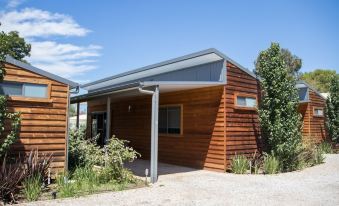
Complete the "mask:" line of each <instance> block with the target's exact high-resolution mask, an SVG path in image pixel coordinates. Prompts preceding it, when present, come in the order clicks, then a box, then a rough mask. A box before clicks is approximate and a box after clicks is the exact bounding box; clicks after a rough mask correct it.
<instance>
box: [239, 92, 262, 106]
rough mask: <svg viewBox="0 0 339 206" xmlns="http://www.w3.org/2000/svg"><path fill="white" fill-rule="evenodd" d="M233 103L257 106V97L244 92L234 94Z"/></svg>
mask: <svg viewBox="0 0 339 206" xmlns="http://www.w3.org/2000/svg"><path fill="white" fill-rule="evenodd" d="M235 98H236V99H235V100H236V102H235V105H236V106H237V107H247V108H255V107H256V106H257V98H256V97H255V96H249V95H246V94H243V95H242V94H235Z"/></svg>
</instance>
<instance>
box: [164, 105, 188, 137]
mask: <svg viewBox="0 0 339 206" xmlns="http://www.w3.org/2000/svg"><path fill="white" fill-rule="evenodd" d="M159 133H162V134H181V133H182V128H181V106H161V107H160V109H159Z"/></svg>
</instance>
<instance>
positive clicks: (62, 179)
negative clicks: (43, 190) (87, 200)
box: [56, 174, 76, 197]
mask: <svg viewBox="0 0 339 206" xmlns="http://www.w3.org/2000/svg"><path fill="white" fill-rule="evenodd" d="M56 182H57V185H58V196H60V197H73V196H75V195H76V187H75V185H74V183H73V182H71V181H69V176H68V175H65V174H59V175H58V176H57V179H56Z"/></svg>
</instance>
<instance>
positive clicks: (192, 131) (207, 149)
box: [88, 86, 225, 171]
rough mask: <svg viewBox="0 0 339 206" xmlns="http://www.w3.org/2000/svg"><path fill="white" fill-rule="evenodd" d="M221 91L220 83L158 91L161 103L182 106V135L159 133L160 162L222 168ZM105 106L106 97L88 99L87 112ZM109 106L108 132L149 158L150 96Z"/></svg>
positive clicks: (222, 123)
mask: <svg viewBox="0 0 339 206" xmlns="http://www.w3.org/2000/svg"><path fill="white" fill-rule="evenodd" d="M223 92H224V87H223V86H219V87H210V88H204V89H194V90H186V91H180V92H171V93H164V94H160V98H159V101H160V106H161V105H182V108H183V109H182V129H183V132H182V135H163V134H159V161H161V162H166V163H172V164H177V165H184V166H189V167H194V168H205V169H210V170H219V171H224V169H225V168H224V161H225V151H224V149H225V147H224V145H225V134H224V125H225V122H224V120H225V119H224V105H223ZM129 106H130V110H129V109H128V108H129ZM105 109H106V101H105V100H99V101H90V102H88V111H89V113H91V112H94V111H104V110H105ZM111 109H112V114H111V115H112V118H111V128H112V131H111V134H113V135H116V137H118V138H121V139H126V140H129V141H130V146H132V147H133V148H134V149H135V150H136V151H138V152H139V153H141V155H142V158H144V159H149V158H150V145H151V142H150V140H151V134H150V131H151V96H141V97H134V98H129V99H124V100H121V101H118V102H112V103H111ZM88 117H89V118H88V119H90V116H88ZM89 123H90V120H89ZM89 125H90V124H89ZM88 132H89V131H88Z"/></svg>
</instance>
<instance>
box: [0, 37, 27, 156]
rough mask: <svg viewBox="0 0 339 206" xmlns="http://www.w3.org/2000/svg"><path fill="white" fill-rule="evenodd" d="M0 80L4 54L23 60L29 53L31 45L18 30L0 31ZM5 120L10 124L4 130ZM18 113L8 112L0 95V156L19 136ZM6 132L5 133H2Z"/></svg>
mask: <svg viewBox="0 0 339 206" xmlns="http://www.w3.org/2000/svg"><path fill="white" fill-rule="evenodd" d="M0 45H1V46H0V82H2V81H3V79H4V77H5V75H6V70H5V65H4V62H5V60H6V55H10V56H12V57H13V58H15V59H17V60H21V61H23V58H24V57H26V56H29V55H30V51H31V45H30V44H27V43H26V42H25V39H23V38H21V37H20V36H19V34H18V32H15V31H11V32H9V33H5V32H4V31H1V32H0ZM6 120H7V121H8V122H10V125H8V126H10V127H9V128H8V129H7V131H5V123H6ZM20 122H21V119H20V113H9V112H8V110H7V97H5V96H4V95H0V136H1V137H3V136H4V139H2V140H1V141H0V157H2V156H4V155H5V153H6V152H7V150H8V149H9V148H10V146H11V144H13V143H14V142H15V141H16V140H17V139H18V137H19V135H18V134H19V128H20ZM5 132H6V134H4V133H5Z"/></svg>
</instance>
